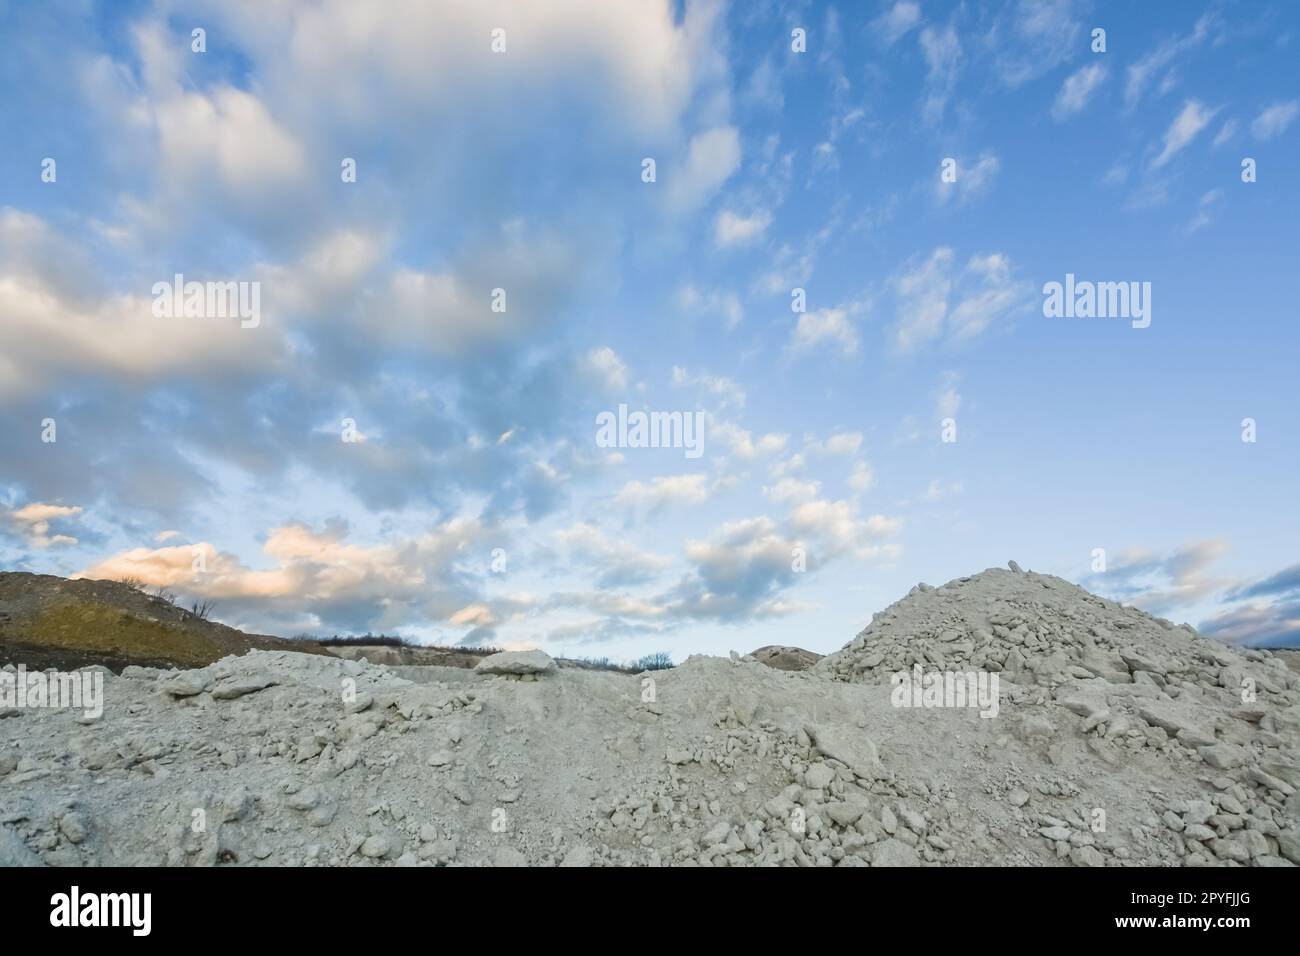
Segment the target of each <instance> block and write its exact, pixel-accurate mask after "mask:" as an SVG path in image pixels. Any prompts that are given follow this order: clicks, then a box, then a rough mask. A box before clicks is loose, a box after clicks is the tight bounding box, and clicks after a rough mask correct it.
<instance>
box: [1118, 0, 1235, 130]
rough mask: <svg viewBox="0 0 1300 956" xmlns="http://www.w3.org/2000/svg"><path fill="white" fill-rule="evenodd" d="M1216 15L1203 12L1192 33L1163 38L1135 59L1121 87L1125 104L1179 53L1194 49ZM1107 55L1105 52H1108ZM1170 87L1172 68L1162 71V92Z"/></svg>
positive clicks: (1132, 101) (1139, 94)
mask: <svg viewBox="0 0 1300 956" xmlns="http://www.w3.org/2000/svg"><path fill="white" fill-rule="evenodd" d="M1215 19H1216V15H1215V14H1213V13H1206V14H1204V15H1202V16H1201V18H1200V19H1199V20H1197V21H1196V26H1195V27H1194V28H1193V30H1192V32H1191V33H1190V34H1188V35H1187V36H1184V37H1175V38H1174V39H1171V40H1166V41H1165V42H1164V43H1162V44H1160V46H1158V47H1156V49H1154V50H1152V51H1151V52H1150V53H1148V54H1147V55H1146V56H1144V57H1142V58H1141V59H1139V60H1138V61H1137V62H1136V63H1134V64H1133V65H1132V66H1130V67H1129V68H1128V79H1127V82H1126V84H1125V87H1124V102H1125V105H1126V106H1127V107H1128V108H1129V109H1132V108H1133V107H1134V106H1136V105H1137V102H1138V100H1139V99H1141V98H1142V94H1143V93H1144V92H1145V90H1146V87H1147V84H1148V83H1150V81H1151V79H1152V77H1154V76H1155V75H1156V74H1157V73H1159V72H1160V71H1161V70H1163V69H1165V68H1166V67H1168V66H1170V64H1172V63H1173V62H1174V61H1175V60H1176V59H1177V58H1178V57H1179V56H1181V55H1182V54H1184V53H1187V52H1189V51H1191V50H1194V49H1196V48H1197V47H1199V46H1200V45H1201V44H1202V43H1204V42H1205V40H1206V38H1207V37H1208V36H1209V35H1210V33H1211V27H1213V26H1214V24H1215ZM1108 55H1109V54H1108ZM1172 87H1173V73H1172V71H1171V72H1170V73H1168V74H1165V76H1164V81H1163V83H1162V92H1168V91H1169V90H1170V89H1172Z"/></svg>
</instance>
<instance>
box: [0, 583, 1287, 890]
mask: <svg viewBox="0 0 1300 956" xmlns="http://www.w3.org/2000/svg"><path fill="white" fill-rule="evenodd" d="M977 662H978V663H977ZM916 664H920V665H921V670H922V671H925V672H932V671H936V670H947V669H953V670H956V669H957V668H963V669H971V671H972V678H974V676H975V675H974V670H976V669H978V670H979V671H980V673H981V674H983V675H984V684H983V685H981V686H983V687H984V689H985V690H989V689H991V686H992V685H991V683H990V681H989V680H988V678H991V677H992V676H997V677H998V684H997V693H996V698H995V700H994V701H993V704H995V706H985V707H983V708H982V710H983V712H985V713H987V714H988V716H981V709H980V707H978V706H970V705H969V702H965V701H963V702H962V703H960V704H955V705H952V706H930V705H929V704H927V703H925V700H926V698H925V696H924V695H917V696H916V697H912V696H911V695H910V693H909V694H908V695H906V696H907V700H906V701H905V702H904V701H900V700H899V696H898V690H899V685H898V683H897V679H896V678H895V676H894V673H895V672H891V671H890V668H896V669H897V670H898V671H907V672H908V673H909V674H910V673H913V671H911V670H909V668H910V667H912V665H916ZM484 671H492V672H494V673H487V672H476V671H473V670H468V669H454V668H444V667H428V668H420V667H403V668H402V676H398V675H397V674H396V673H395V672H394V671H393V670H392V669H390V668H388V667H384V666H378V665H373V664H370V663H367V662H364V661H345V660H340V659H337V658H332V657H313V656H307V655H303V654H296V653H285V652H273V653H268V652H261V651H253V652H251V653H248V654H246V655H244V656H242V657H237V658H226V659H224V660H221V661H218V662H217V663H215V664H212V665H210V666H207V667H204V668H201V669H197V670H190V671H179V672H178V671H171V670H157V669H151V668H140V667H130V668H127V669H126V670H125V671H124V672H123V673H122V675H121V676H120V677H113V676H112V675H107V676H106V678H105V681H106V683H105V699H106V705H105V709H104V713H103V716H102V717H100V718H98V719H94V718H92V717H89V716H87V715H85V714H82V713H80V712H78V711H76V710H73V709H48V708H24V707H13V708H10V709H9V710H6V711H0V717H3V718H4V719H0V863H2V862H11V863H12V862H27V863H33V864H35V863H48V864H64V865H70V864H82V865H84V864H117V863H120V864H150V865H154V864H164V863H165V864H172V865H256V864H259V863H264V864H268V865H271V864H275V865H345V864H351V865H391V864H398V865H492V864H495V865H501V864H506V865H514V864H524V863H527V864H533V865H668V864H674V865H713V866H719V865H728V866H740V865H770V864H781V865H798V866H894V865H939V864H944V865H975V864H984V865H987V864H995V865H1027V866H1047V865H1078V866H1132V865H1183V864H1185V865H1231V866H1235V865H1260V866H1289V865H1292V864H1293V863H1294V862H1296V861H1298V860H1300V829H1298V826H1300V796H1298V795H1297V793H1296V787H1297V786H1300V769H1298V768H1297V763H1296V752H1297V743H1298V741H1300V734H1298V733H1297V717H1298V713H1300V712H1298V710H1297V707H1298V704H1297V699H1298V696H1300V695H1298V692H1297V685H1296V678H1295V675H1294V674H1293V673H1292V672H1291V671H1289V670H1288V669H1287V668H1286V667H1285V666H1284V665H1282V664H1281V663H1280V662H1279V661H1278V660H1277V659H1276V658H1275V657H1274V656H1273V655H1271V654H1269V653H1267V652H1253V651H1252V652H1248V653H1244V654H1243V653H1238V652H1236V651H1234V650H1231V649H1229V648H1226V647H1223V646H1222V645H1218V644H1214V643H1211V642H1209V641H1205V640H1202V639H1200V638H1199V637H1197V636H1196V635H1195V634H1194V633H1193V632H1191V631H1190V630H1187V629H1184V628H1174V627H1170V626H1168V625H1167V624H1166V623H1163V622H1160V621H1159V620H1157V619H1154V618H1150V617H1148V616H1146V615H1143V614H1141V613H1140V612H1136V611H1132V610H1130V609H1125V608H1121V607H1118V606H1116V605H1115V604H1113V603H1111V602H1107V601H1103V600H1102V599H1100V598H1096V597H1094V596H1093V595H1090V594H1087V592H1084V591H1082V590H1080V589H1078V588H1076V587H1074V586H1072V585H1069V584H1068V583H1066V582H1064V581H1060V580H1059V579H1056V578H1050V577H1047V576H1043V575H1035V574H1021V573H1015V572H1007V571H989V572H985V573H983V574H980V575H976V576H974V577H971V578H965V579H961V580H959V581H954V582H952V583H950V584H949V585H946V586H944V587H942V588H937V589H936V588H924V589H917V590H915V591H914V592H913V593H912V594H910V595H909V596H908V597H907V598H905V599H904V600H903V601H900V602H899V603H898V604H895V605H894V606H893V607H891V608H889V609H888V610H886V611H885V612H882V614H880V615H877V616H876V618H875V620H874V621H873V623H872V625H871V627H869V628H868V629H867V630H866V631H864V632H863V634H861V635H859V636H858V637H857V638H855V639H854V640H853V642H851V643H850V644H849V646H848V647H846V648H845V649H844V650H843V651H841V652H839V653H837V654H834V655H831V656H830V657H828V658H826V659H825V660H823V661H822V662H820V663H819V664H818V665H816V666H815V667H813V668H811V669H810V670H807V671H803V672H786V671H781V670H777V669H773V668H771V667H767V666H764V665H761V664H759V663H757V662H756V661H753V660H749V659H744V658H736V659H732V660H726V659H719V658H706V657H692V658H690V659H689V660H687V661H686V662H685V663H684V664H682V665H680V666H678V667H676V668H674V669H672V670H668V671H662V672H657V673H653V674H642V675H626V674H620V673H611V672H599V671H588V670H581V669H573V668H553V667H550V666H549V665H548V664H547V662H546V661H545V660H544V659H543V658H542V657H540V656H536V655H532V656H530V657H529V658H528V659H527V662H526V666H525V662H524V661H522V660H519V659H512V660H502V661H498V662H495V663H493V664H492V665H491V666H489V667H486V668H484ZM974 686H975V682H974V681H973V682H972V684H971V687H972V688H974ZM1247 688H1253V690H1254V692H1255V698H1254V700H1253V701H1249V702H1247V701H1243V699H1242V694H1243V691H1244V690H1245V689H1247ZM974 696H976V697H977V698H978V697H979V695H974ZM903 703H906V706H904V705H903ZM976 703H977V704H988V703H989V701H988V700H987V699H985V700H977V701H976Z"/></svg>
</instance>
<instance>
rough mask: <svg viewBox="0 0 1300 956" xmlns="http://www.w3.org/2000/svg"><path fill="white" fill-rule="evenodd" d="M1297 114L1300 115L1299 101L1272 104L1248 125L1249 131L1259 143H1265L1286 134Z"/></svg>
mask: <svg viewBox="0 0 1300 956" xmlns="http://www.w3.org/2000/svg"><path fill="white" fill-rule="evenodd" d="M1297 114H1300V101H1297V100H1288V101H1287V102H1285V103H1274V104H1273V105H1272V106H1269V107H1267V108H1266V109H1265V110H1264V111H1263V112H1261V113H1260V114H1259V115H1258V116H1257V117H1255V121H1254V122H1253V123H1251V124H1250V131H1251V133H1252V134H1254V136H1255V138H1256V139H1257V140H1259V141H1260V142H1267V141H1268V140H1270V139H1272V138H1273V137H1274V136H1279V135H1281V134H1282V133H1284V132H1286V129H1287V127H1288V126H1290V125H1291V123H1292V122H1294V120H1295V118H1296V115H1297Z"/></svg>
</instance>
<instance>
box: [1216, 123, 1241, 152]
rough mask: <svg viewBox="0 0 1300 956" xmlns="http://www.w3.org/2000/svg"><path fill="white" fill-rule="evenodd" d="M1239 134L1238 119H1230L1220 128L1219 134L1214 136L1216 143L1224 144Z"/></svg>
mask: <svg viewBox="0 0 1300 956" xmlns="http://www.w3.org/2000/svg"><path fill="white" fill-rule="evenodd" d="M1236 134H1237V121H1236V120H1233V119H1230V120H1228V121H1227V122H1226V123H1224V124H1223V126H1222V127H1220V128H1219V132H1218V134H1217V135H1216V136H1215V137H1214V145H1215V146H1222V145H1223V144H1224V143H1226V142H1228V140H1230V139H1232V137H1233V136H1235V135H1236Z"/></svg>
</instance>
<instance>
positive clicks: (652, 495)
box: [614, 474, 709, 508]
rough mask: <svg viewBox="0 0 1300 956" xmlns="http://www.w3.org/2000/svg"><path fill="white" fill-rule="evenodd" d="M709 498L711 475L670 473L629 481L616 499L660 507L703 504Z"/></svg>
mask: <svg viewBox="0 0 1300 956" xmlns="http://www.w3.org/2000/svg"><path fill="white" fill-rule="evenodd" d="M708 498H709V476H708V475H705V474H691V475H668V476H660V477H658V478H652V479H651V480H650V481H648V482H643V481H629V482H628V483H627V484H625V485H624V486H623V487H622V488H621V489H619V492H618V494H617V495H615V496H614V501H615V502H616V503H617V504H620V505H625V506H628V507H635V506H638V505H648V506H650V507H651V508H658V507H661V506H662V505H666V504H690V505H698V504H703V503H704V502H705V501H707V500H708Z"/></svg>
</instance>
